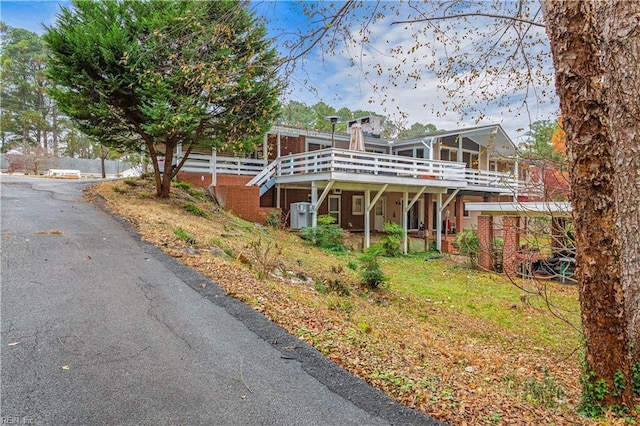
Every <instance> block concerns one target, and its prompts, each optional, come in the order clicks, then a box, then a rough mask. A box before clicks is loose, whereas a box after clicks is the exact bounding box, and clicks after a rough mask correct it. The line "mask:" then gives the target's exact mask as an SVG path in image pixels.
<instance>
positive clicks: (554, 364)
mask: <svg viewBox="0 0 640 426" xmlns="http://www.w3.org/2000/svg"><path fill="white" fill-rule="evenodd" d="M154 194H155V193H154V188H153V183H152V182H150V181H144V180H125V181H118V182H108V183H102V184H100V185H98V186H97V187H95V188H93V189H92V190H91V191H90V193H89V194H88V196H90V197H91V198H92V199H95V197H96V195H99V196H101V198H102V199H104V200H105V202H106V205H107V207H108V208H109V209H111V210H112V211H113V212H114V213H116V214H118V215H120V216H122V217H124V218H126V219H128V220H129V221H130V222H131V223H132V224H133V226H134V227H135V228H136V229H137V230H138V231H139V232H140V234H141V235H142V238H143V239H145V240H148V241H150V242H152V243H153V244H155V245H157V246H159V247H161V248H162V249H163V250H164V251H165V252H167V253H168V254H170V255H171V256H174V257H175V258H178V259H179V260H180V261H181V262H183V263H185V264H186V265H189V266H191V267H193V268H196V269H197V270H199V271H200V272H201V273H203V274H204V275H206V276H208V277H210V278H211V279H212V280H213V281H215V282H217V283H218V284H219V285H220V286H221V287H223V288H224V289H225V290H226V291H227V292H228V293H229V294H230V295H232V296H235V297H237V298H239V299H241V300H242V301H244V302H245V303H247V304H249V305H250V306H252V307H254V308H255V309H256V310H258V311H260V312H262V313H263V314H264V315H266V316H267V317H269V318H270V319H272V320H273V321H275V322H276V323H277V324H279V325H280V326H282V327H283V328H285V329H286V330H288V331H289V332H290V333H291V334H293V335H296V336H298V337H299V338H301V339H303V340H305V341H307V342H309V343H310V344H312V345H313V346H315V347H316V348H317V349H318V350H319V351H321V352H322V353H324V354H325V355H326V356H327V357H329V358H331V359H332V360H334V361H335V362H337V363H338V364H340V365H341V366H342V367H343V368H345V369H347V370H349V371H351V372H352V373H353V374H356V375H358V376H360V377H362V378H363V379H365V380H366V381H368V382H369V383H371V384H372V385H373V386H376V387H378V388H380V389H382V390H384V391H385V392H386V393H388V394H389V395H391V396H392V397H394V398H395V399H397V400H398V401H400V402H402V403H403V404H405V405H407V406H410V407H415V408H416V409H419V410H422V411H424V412H425V413H427V414H429V415H431V416H433V417H435V418H438V419H440V420H442V421H444V422H447V423H450V424H469V425H472V424H474V425H475V424H598V423H596V422H591V421H590V420H588V419H586V418H584V417H581V416H580V415H578V414H576V407H577V404H578V402H579V397H580V385H579V376H580V333H579V330H578V329H576V328H574V326H576V327H577V326H578V325H579V307H578V296H577V289H576V288H575V286H570V285H561V284H555V283H544V284H545V286H544V287H538V286H537V285H536V284H535V283H534V282H526V281H523V282H518V283H516V284H519V286H516V285H514V283H511V282H509V281H508V280H506V279H505V278H503V277H502V276H500V275H497V274H493V273H483V272H478V271H476V270H473V269H471V268H469V267H468V266H467V263H466V259H465V258H463V257H458V256H445V257H438V256H434V255H433V253H419V254H412V255H409V256H404V257H396V258H382V260H381V266H382V271H383V272H384V274H385V275H386V276H387V277H389V281H388V283H387V286H386V287H385V288H382V289H378V290H370V289H366V288H363V287H362V286H361V285H360V279H359V275H358V265H359V262H358V256H359V253H356V252H353V251H347V252H345V253H332V252H327V251H322V250H319V249H317V248H315V247H312V246H310V245H309V244H308V243H307V242H305V241H303V240H301V239H300V237H299V236H298V235H297V234H296V233H293V232H289V231H285V230H278V229H273V228H269V227H263V226H257V225H255V224H253V223H249V222H246V221H243V220H241V219H239V218H237V217H235V216H232V215H230V214H228V213H227V212H225V211H222V210H220V209H219V208H217V207H216V206H214V205H213V203H211V202H210V201H209V200H208V198H207V197H206V196H205V194H204V192H203V191H200V190H195V189H192V188H189V187H187V186H185V187H183V188H173V189H172V197H171V199H170V200H169V201H162V200H157V199H156V198H155V196H154ZM361 238H362V236H361V235H351V236H350V237H349V238H348V239H347V244H346V245H347V248H349V247H358V246H359V245H360V241H361ZM523 289H524V290H523ZM525 290H531V291H529V292H528V291H525ZM541 295H546V296H547V297H542V296H541ZM549 304H550V305H552V306H553V308H554V309H553V312H554V313H551V312H550V310H549V308H548V305H549ZM569 323H571V324H573V325H574V326H571V325H570V324H569ZM608 422H609V423H610V424H613V423H616V420H612V419H611V420H609V421H608ZM618 422H621V420H618Z"/></svg>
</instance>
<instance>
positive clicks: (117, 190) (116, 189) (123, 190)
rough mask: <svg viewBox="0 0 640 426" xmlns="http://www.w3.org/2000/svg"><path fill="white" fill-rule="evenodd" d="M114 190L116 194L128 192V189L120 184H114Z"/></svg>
mask: <svg viewBox="0 0 640 426" xmlns="http://www.w3.org/2000/svg"><path fill="white" fill-rule="evenodd" d="M113 192H115V193H116V194H126V193H127V190H126V189H122V188H120V187H119V186H114V187H113Z"/></svg>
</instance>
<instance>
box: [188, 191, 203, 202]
mask: <svg viewBox="0 0 640 426" xmlns="http://www.w3.org/2000/svg"><path fill="white" fill-rule="evenodd" d="M204 194H205V192H204V190H203V189H191V190H190V191H189V195H191V196H192V197H193V198H195V199H196V200H204Z"/></svg>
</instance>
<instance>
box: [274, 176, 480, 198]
mask: <svg viewBox="0 0 640 426" xmlns="http://www.w3.org/2000/svg"><path fill="white" fill-rule="evenodd" d="M330 181H333V186H332V188H333V189H343V190H346V191H364V190H366V189H371V190H374V189H378V188H380V187H382V186H383V185H388V187H387V190H386V191H385V192H405V191H406V192H417V191H419V190H421V189H422V188H426V189H425V191H424V192H426V193H430V194H438V193H445V192H446V191H447V190H448V189H451V188H466V187H467V184H466V182H459V181H451V180H442V179H423V178H414V177H409V176H382V175H373V174H367V173H361V174H358V173H342V172H324V173H308V174H304V175H292V176H278V177H277V178H276V184H280V185H281V187H282V188H300V189H302V188H310V187H311V184H312V182H315V185H316V186H317V187H318V188H324V187H326V186H327V185H328V183H329V182H330Z"/></svg>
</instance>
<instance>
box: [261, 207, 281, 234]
mask: <svg viewBox="0 0 640 426" xmlns="http://www.w3.org/2000/svg"><path fill="white" fill-rule="evenodd" d="M281 218H282V212H281V211H280V210H277V209H276V210H269V211H268V212H267V219H266V220H265V223H264V224H265V225H267V226H268V227H271V228H275V229H278V228H279V227H280V223H281V222H282V220H281Z"/></svg>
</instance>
